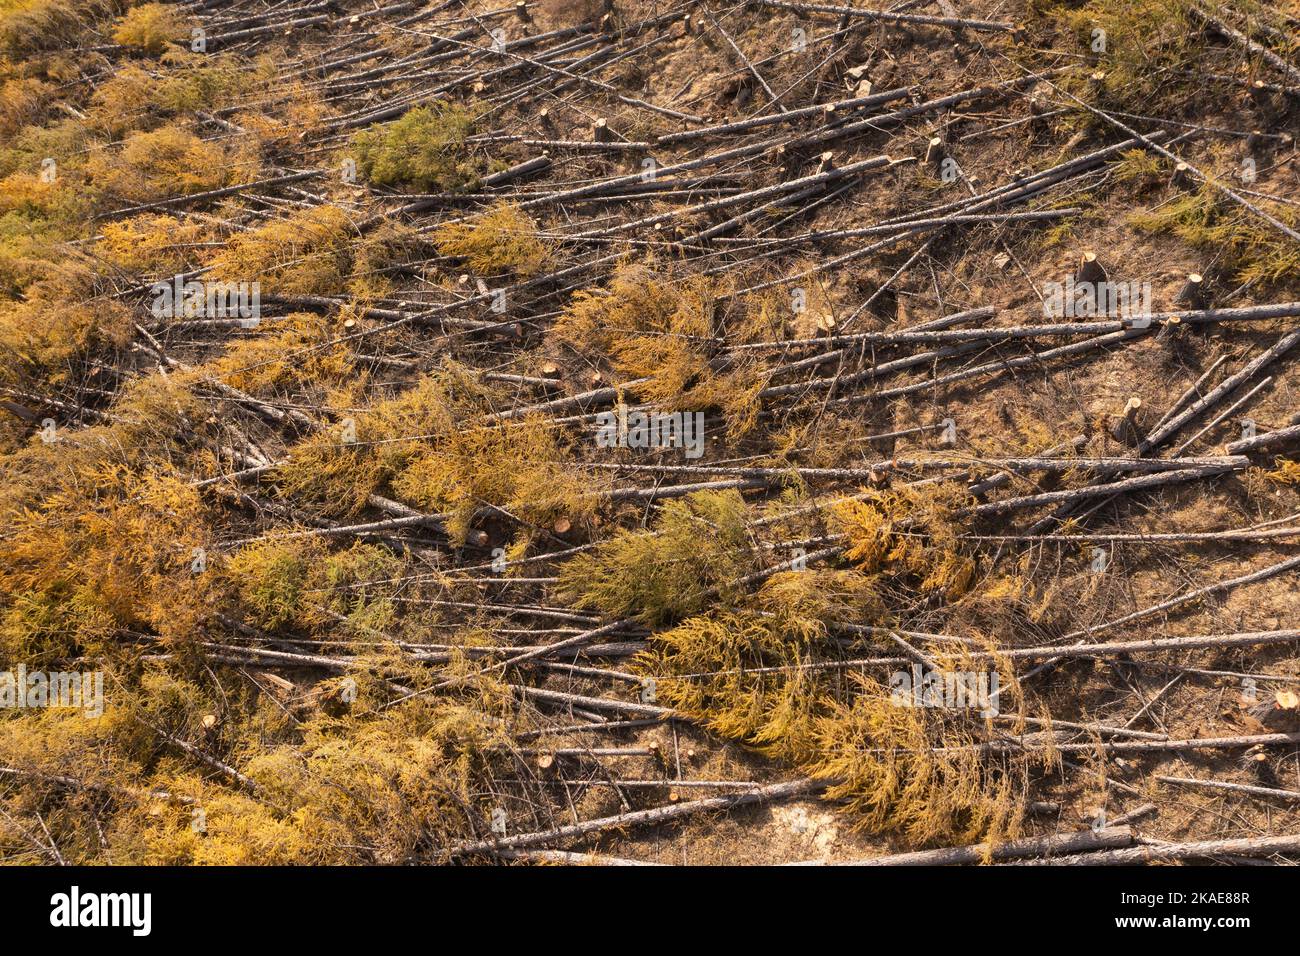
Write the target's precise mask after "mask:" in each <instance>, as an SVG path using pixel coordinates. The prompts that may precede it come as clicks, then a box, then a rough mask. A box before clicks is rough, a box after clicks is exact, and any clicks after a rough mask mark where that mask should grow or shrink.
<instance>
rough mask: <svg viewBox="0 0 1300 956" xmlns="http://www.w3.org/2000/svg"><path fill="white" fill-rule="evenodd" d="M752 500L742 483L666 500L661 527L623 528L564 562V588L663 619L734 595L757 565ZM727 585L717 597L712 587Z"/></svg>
mask: <svg viewBox="0 0 1300 956" xmlns="http://www.w3.org/2000/svg"><path fill="white" fill-rule="evenodd" d="M745 517H746V508H745V502H744V500H743V499H742V498H741V497H740V495H739V494H738V493H737V492H735V491H697V492H695V493H693V494H690V495H687V496H686V497H685V498H682V499H679V500H675V501H668V502H665V503H664V505H663V507H662V508H661V509H660V511H659V515H658V517H657V518H656V520H655V523H654V529H655V530H654V532H653V533H646V532H636V531H621V532H619V533H618V534H617V535H616V536H615V537H613V538H610V539H609V540H607V541H604V542H602V543H601V544H600V545H599V546H598V547H597V548H596V549H595V550H594V551H591V552H589V553H587V554H580V555H578V556H577V557H575V558H573V559H571V560H570V561H568V562H567V563H565V564H564V565H563V566H562V567H561V568H560V582H559V584H558V585H557V587H556V593H557V594H558V595H559V596H560V597H561V598H562V599H564V600H566V601H569V602H571V603H572V604H573V605H574V606H575V607H579V608H593V609H596V610H599V611H601V612H603V613H605V614H608V615H612V616H614V617H631V616H635V617H637V618H639V619H640V620H642V621H645V622H646V623H647V624H651V625H655V624H662V623H664V622H666V621H671V620H675V619H678V618H681V617H684V616H686V615H689V614H694V613H697V612H698V611H699V610H700V609H701V608H703V607H704V606H705V605H706V603H713V602H716V601H725V600H726V599H727V598H728V597H734V596H735V595H734V593H733V592H734V588H732V587H730V586H729V585H730V584H731V582H734V581H735V580H736V579H737V578H739V577H741V576H743V575H744V574H746V573H748V572H750V571H752V570H753V569H754V555H753V551H752V549H751V542H750V539H749V534H748V532H747V530H746V526H745ZM713 589H718V590H719V592H720V593H719V596H718V597H714V598H712V599H711V598H710V597H709V592H710V591H711V590H713Z"/></svg>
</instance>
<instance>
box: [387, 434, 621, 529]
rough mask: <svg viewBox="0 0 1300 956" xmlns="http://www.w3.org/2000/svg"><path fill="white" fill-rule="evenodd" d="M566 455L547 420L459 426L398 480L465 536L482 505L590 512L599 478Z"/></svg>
mask: <svg viewBox="0 0 1300 956" xmlns="http://www.w3.org/2000/svg"><path fill="white" fill-rule="evenodd" d="M567 458H568V455H567V453H566V451H565V449H564V448H563V447H562V445H561V444H560V436H559V433H558V430H557V429H556V428H555V427H554V426H550V425H548V424H547V423H546V422H545V421H544V420H533V419H528V420H525V421H523V422H519V423H514V422H511V423H507V424H506V425H501V426H496V427H480V428H473V427H470V428H461V429H458V430H455V431H452V432H451V433H450V434H448V435H447V436H445V437H444V438H442V439H441V440H440V441H438V442H437V443H436V444H435V445H433V446H432V447H431V448H429V449H428V450H426V451H424V452H423V453H422V454H420V455H418V456H417V457H416V458H415V459H414V460H413V461H412V462H411V463H410V465H408V466H407V467H406V469H405V470H404V471H403V472H402V473H401V474H400V475H398V476H397V477H396V478H395V479H394V481H393V488H394V490H395V491H396V492H397V493H398V495H399V497H401V498H402V500H404V501H409V502H411V503H412V504H416V505H420V506H422V507H424V508H428V509H432V510H434V511H439V512H445V513H446V514H448V519H447V530H448V533H449V534H450V535H451V539H452V541H453V543H456V544H463V543H464V541H465V538H466V535H467V534H468V533H469V530H470V527H471V524H472V521H473V518H474V515H475V513H476V512H478V511H479V510H480V509H482V508H484V507H485V506H494V507H497V508H501V509H503V510H504V511H505V512H506V513H507V514H510V515H514V516H515V517H516V518H519V519H520V520H522V521H524V522H526V523H528V524H534V525H549V524H551V523H553V522H554V521H556V520H557V519H559V518H568V519H570V520H575V521H576V520H577V519H581V518H584V517H588V516H590V515H591V514H593V513H594V512H595V510H596V505H597V503H598V498H597V492H596V490H595V483H594V482H593V480H592V479H591V478H590V477H589V476H587V475H586V474H585V473H584V472H583V471H582V470H581V469H580V468H578V467H577V466H575V465H573V464H571V463H570V462H569V461H568V460H566V459H567Z"/></svg>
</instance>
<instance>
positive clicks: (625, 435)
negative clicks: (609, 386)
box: [596, 405, 704, 459]
mask: <svg viewBox="0 0 1300 956" xmlns="http://www.w3.org/2000/svg"><path fill="white" fill-rule="evenodd" d="M596 447H598V448H636V449H646V448H682V449H685V451H686V457H687V458H692V459H694V458H699V457H700V456H701V455H703V454H704V413H703V412H629V411H628V410H627V406H626V405H619V406H618V408H617V409H615V410H614V411H609V412H600V413H598V414H597V415H596Z"/></svg>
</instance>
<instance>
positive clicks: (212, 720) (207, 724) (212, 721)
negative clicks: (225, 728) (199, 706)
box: [203, 714, 217, 730]
mask: <svg viewBox="0 0 1300 956" xmlns="http://www.w3.org/2000/svg"><path fill="white" fill-rule="evenodd" d="M215 726H217V715H216V714H204V715H203V729H204V730H211V729H212V728H213V727H215Z"/></svg>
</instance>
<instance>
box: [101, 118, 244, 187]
mask: <svg viewBox="0 0 1300 956" xmlns="http://www.w3.org/2000/svg"><path fill="white" fill-rule="evenodd" d="M257 168H258V160H257V158H256V157H255V156H253V155H251V154H250V153H249V152H248V150H247V149H246V148H244V147H243V146H240V145H236V146H232V145H228V144H223V143H221V142H207V141H204V140H201V139H199V138H198V137H197V136H195V135H194V134H193V133H190V132H187V131H186V130H183V129H178V128H176V127H172V126H164V127H162V128H160V129H156V130H153V131H151V132H139V133H132V134H131V135H130V136H129V137H127V139H126V141H125V142H124V143H123V144H122V148H121V149H120V150H118V151H105V152H101V153H98V154H96V155H95V156H93V157H92V158H91V159H90V161H89V162H88V163H87V172H88V174H89V176H90V178H91V180H92V181H93V182H94V183H96V185H97V186H99V187H100V188H102V189H103V190H104V191H105V192H106V193H107V194H108V195H109V196H110V197H113V198H114V199H115V200H127V201H129V202H136V203H147V202H153V201H155V200H159V199H168V198H171V197H173V196H183V195H187V194H189V193H198V192H207V191H208V190H212V189H219V188H221V187H222V186H232V185H234V184H236V183H240V182H247V181H250V180H252V179H255V178H256V174H257Z"/></svg>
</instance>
